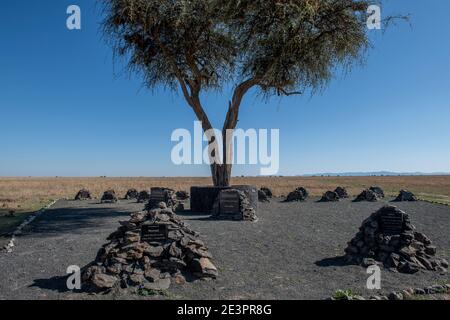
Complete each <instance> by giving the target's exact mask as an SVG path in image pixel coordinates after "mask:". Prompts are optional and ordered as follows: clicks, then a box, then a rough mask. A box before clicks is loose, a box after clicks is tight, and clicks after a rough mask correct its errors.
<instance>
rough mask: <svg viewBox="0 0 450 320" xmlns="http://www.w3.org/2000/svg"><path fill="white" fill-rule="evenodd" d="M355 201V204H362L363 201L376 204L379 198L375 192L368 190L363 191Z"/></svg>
mask: <svg viewBox="0 0 450 320" xmlns="http://www.w3.org/2000/svg"><path fill="white" fill-rule="evenodd" d="M354 201H355V202H361V201H370V202H375V201H378V197H377V194H376V193H375V192H373V191H372V190H369V189H366V190H363V192H361V193H360V194H359V195H358V196H357V197H356V199H355V200H354Z"/></svg>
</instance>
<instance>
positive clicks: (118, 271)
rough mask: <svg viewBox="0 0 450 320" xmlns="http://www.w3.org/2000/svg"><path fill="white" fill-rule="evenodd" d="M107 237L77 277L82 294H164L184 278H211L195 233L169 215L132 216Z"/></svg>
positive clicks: (208, 260) (163, 211) (214, 271)
mask: <svg viewBox="0 0 450 320" xmlns="http://www.w3.org/2000/svg"><path fill="white" fill-rule="evenodd" d="M120 225H121V226H120V227H119V228H118V229H117V231H115V232H113V233H112V234H111V235H110V236H109V237H108V240H109V242H108V243H106V244H105V245H103V246H102V248H101V249H100V250H99V251H98V253H97V257H96V259H95V261H94V262H93V263H91V264H90V265H89V266H88V267H87V268H86V269H85V270H84V271H83V273H82V282H83V288H84V289H85V290H87V291H97V292H98V291H106V290H109V289H111V288H116V287H117V288H128V287H136V288H140V289H148V290H156V291H161V290H167V289H168V288H169V287H170V285H171V283H173V282H175V283H179V284H183V283H185V275H187V274H190V275H192V276H195V277H197V278H216V277H217V274H218V272H217V268H216V267H215V266H214V264H213V263H212V262H211V258H212V256H211V254H210V253H209V251H208V248H207V247H206V246H205V244H204V243H203V242H202V241H201V240H200V239H199V236H198V234H197V233H196V232H194V231H192V230H190V229H189V228H188V227H187V226H186V225H185V224H184V222H183V221H182V220H181V219H180V218H179V217H178V216H177V215H176V214H175V213H174V212H173V211H172V210H171V209H167V208H165V206H163V205H162V206H161V208H155V209H152V210H150V211H149V212H137V213H133V214H131V219H130V220H128V221H121V222H120Z"/></svg>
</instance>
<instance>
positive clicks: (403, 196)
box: [394, 190, 418, 202]
mask: <svg viewBox="0 0 450 320" xmlns="http://www.w3.org/2000/svg"><path fill="white" fill-rule="evenodd" d="M394 201H396V202H401V201H418V199H417V197H416V196H415V195H414V193H412V192H410V191H408V190H400V193H399V194H398V196H397V198H395V200H394Z"/></svg>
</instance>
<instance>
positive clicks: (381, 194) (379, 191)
mask: <svg viewBox="0 0 450 320" xmlns="http://www.w3.org/2000/svg"><path fill="white" fill-rule="evenodd" d="M369 190H371V191H373V192H375V194H376V195H377V198H380V199H381V198H384V191H383V189H381V188H380V187H370V188H369Z"/></svg>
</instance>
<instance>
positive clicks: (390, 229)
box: [380, 211, 403, 234]
mask: <svg viewBox="0 0 450 320" xmlns="http://www.w3.org/2000/svg"><path fill="white" fill-rule="evenodd" d="M380 223H381V231H382V232H383V234H399V233H401V232H402V231H403V213H402V212H401V211H386V212H383V213H382V214H381V216H380Z"/></svg>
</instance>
